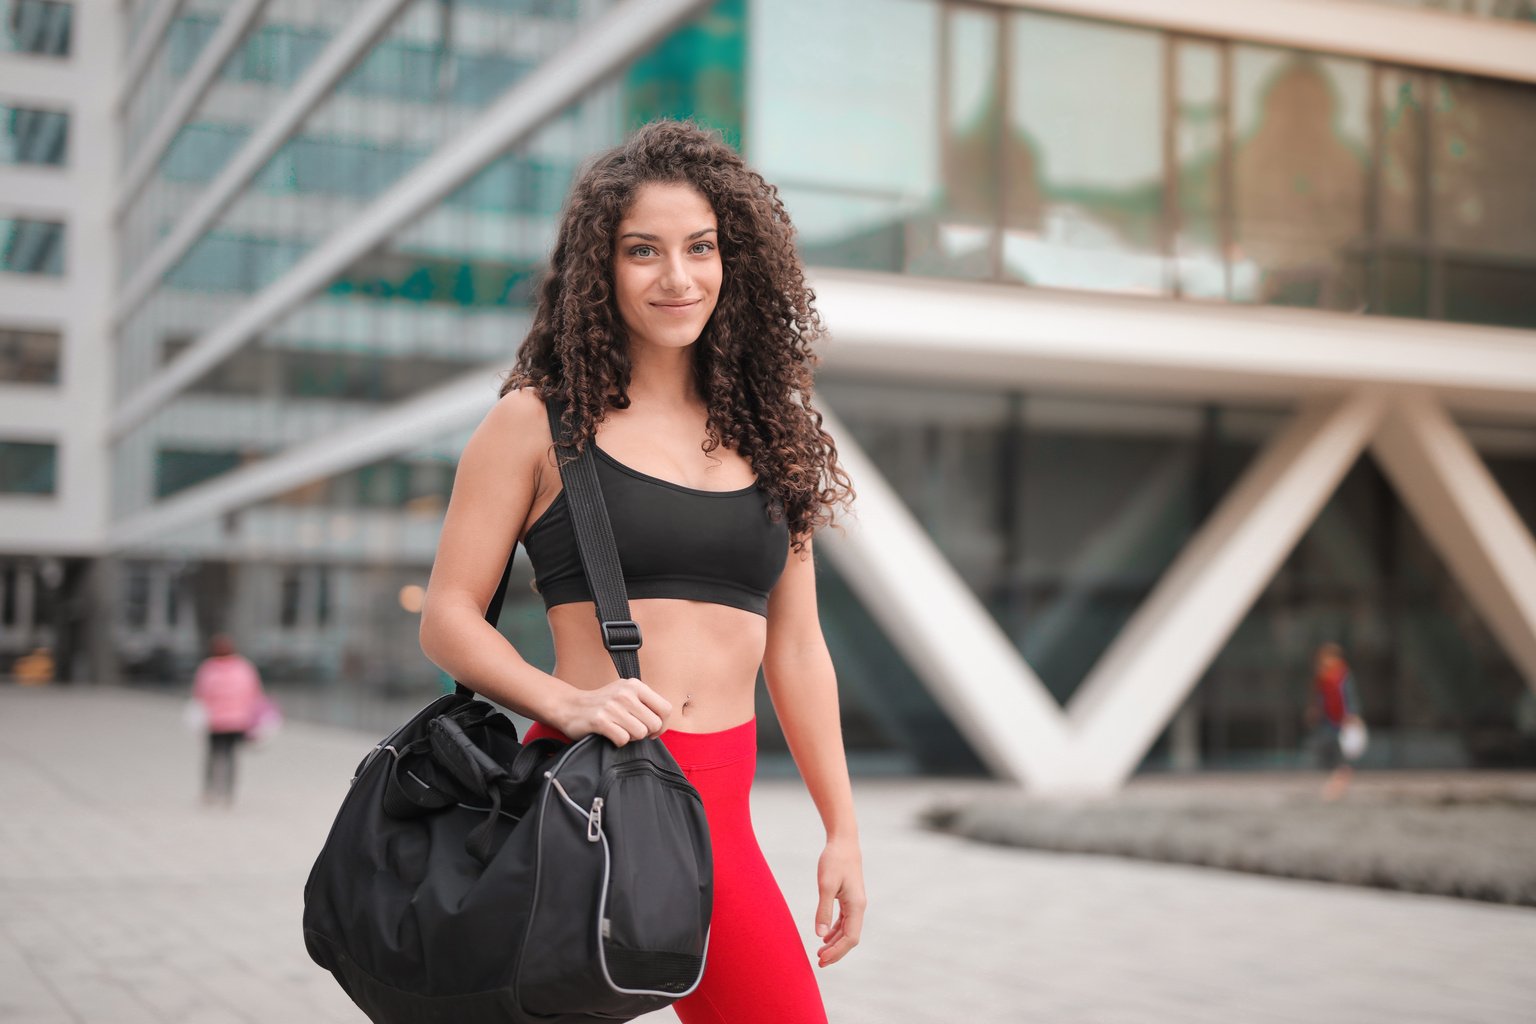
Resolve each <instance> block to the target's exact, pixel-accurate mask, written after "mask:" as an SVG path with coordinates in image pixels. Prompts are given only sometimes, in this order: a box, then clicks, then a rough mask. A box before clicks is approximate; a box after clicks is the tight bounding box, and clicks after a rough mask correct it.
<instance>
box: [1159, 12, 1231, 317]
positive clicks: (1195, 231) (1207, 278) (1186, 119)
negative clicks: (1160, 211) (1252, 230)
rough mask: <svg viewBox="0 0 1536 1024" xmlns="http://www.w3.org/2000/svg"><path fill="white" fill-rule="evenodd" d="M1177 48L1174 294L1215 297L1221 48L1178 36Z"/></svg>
mask: <svg viewBox="0 0 1536 1024" xmlns="http://www.w3.org/2000/svg"><path fill="white" fill-rule="evenodd" d="M1177 53H1178V58H1177V66H1176V74H1177V76H1178V77H1177V84H1176V90H1177V91H1176V93H1175V96H1176V98H1175V103H1176V104H1177V108H1176V110H1175V111H1174V114H1173V116H1174V119H1175V120H1174V147H1175V154H1174V159H1175V160H1176V161H1177V167H1178V170H1177V173H1178V188H1177V214H1176V216H1177V220H1176V221H1175V223H1176V224H1177V229H1176V231H1175V234H1174V241H1173V253H1172V255H1173V259H1174V266H1173V273H1174V278H1175V287H1176V289H1177V292H1176V294H1178V295H1188V296H1192V297H1195V298H1209V299H1221V298H1225V297H1226V295H1227V280H1226V278H1227V268H1226V260H1225V250H1226V241H1227V240H1226V238H1225V230H1226V229H1225V226H1224V224H1223V219H1224V217H1225V206H1226V200H1227V197H1226V194H1225V193H1226V174H1225V166H1226V152H1225V142H1224V139H1225V135H1226V120H1227V109H1226V103H1225V101H1224V100H1223V98H1222V77H1223V72H1222V63H1223V61H1222V50H1221V47H1220V46H1219V45H1218V44H1216V43H1208V42H1197V41H1194V40H1180V41H1179V42H1178V50H1177Z"/></svg>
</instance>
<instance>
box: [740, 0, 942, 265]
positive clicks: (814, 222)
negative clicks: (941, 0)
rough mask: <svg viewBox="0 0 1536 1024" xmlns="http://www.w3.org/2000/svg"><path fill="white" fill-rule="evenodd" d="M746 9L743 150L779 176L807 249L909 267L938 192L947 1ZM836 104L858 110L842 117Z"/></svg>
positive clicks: (798, 2)
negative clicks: (852, 42) (912, 243)
mask: <svg viewBox="0 0 1536 1024" xmlns="http://www.w3.org/2000/svg"><path fill="white" fill-rule="evenodd" d="M748 16H749V17H750V18H751V19H752V20H751V24H750V26H749V31H748V40H749V42H750V44H751V47H752V54H753V55H755V58H756V59H749V60H748V61H747V67H746V73H747V75H748V83H747V89H746V102H747V105H748V109H747V111H746V123H747V124H748V125H749V126H750V130H749V131H748V132H747V135H746V138H745V140H744V142H745V144H746V155H747V157H748V159H749V160H750V161H751V162H752V164H753V165H754V166H756V167H758V168H759V169H760V170H761V171H762V173H763V175H764V176H765V177H766V178H767V179H768V180H769V181H772V182H774V183H775V184H776V185H777V186H778V187H779V190H780V194H781V195H782V196H783V198H784V202H785V204H786V206H787V207H788V208H789V210H790V215H791V216H792V217H793V218H794V222H795V229H796V232H797V234H798V237H799V240H800V248H801V252H802V254H803V255H804V257H805V259H806V260H807V261H808V262H810V263H812V264H816V265H821V266H833V267H858V268H865V269H878V270H890V271H901V270H904V269H906V267H907V262H908V260H907V251H908V248H909V237H910V238H912V239H913V240H916V238H917V236H920V235H927V236H931V235H932V233H933V229H932V227H931V222H932V213H931V211H932V210H933V209H934V208H935V207H936V206H937V205H938V204H939V203H940V198H939V190H940V187H941V181H940V146H939V135H940V116H941V112H940V109H939V99H940V97H939V93H940V90H939V89H937V88H935V83H936V82H937V79H938V73H939V72H938V67H939V50H938V46H937V44H936V42H935V40H937V39H938V38H939V36H940V24H941V18H942V17H943V8H942V7H941V6H940V5H938V4H934V3H929V2H925V0H841V2H839V3H837V4H831V5H828V4H824V3H820V2H817V0H776V2H775V3H774V4H773V5H771V7H769V6H766V5H763V4H751V5H749V6H748ZM849 38H858V39H860V40H862V41H863V43H864V45H860V46H856V47H850V46H848V45H846V43H845V40H847V39H849ZM769 55H771V59H766V58H768V57H769ZM827 96H837V97H838V98H839V103H838V104H827V103H826V102H825V100H826V97H827ZM837 107H842V108H843V109H857V110H858V111H859V116H858V117H856V118H848V117H837V116H835V111H836V108H837ZM923 244H925V245H926V244H927V243H923Z"/></svg>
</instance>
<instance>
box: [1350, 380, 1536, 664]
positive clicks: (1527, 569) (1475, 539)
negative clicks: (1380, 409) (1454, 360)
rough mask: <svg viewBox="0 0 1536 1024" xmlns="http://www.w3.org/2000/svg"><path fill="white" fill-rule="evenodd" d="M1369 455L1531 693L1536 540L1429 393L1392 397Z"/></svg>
mask: <svg viewBox="0 0 1536 1024" xmlns="http://www.w3.org/2000/svg"><path fill="white" fill-rule="evenodd" d="M1371 452H1372V454H1373V455H1375V457H1376V461H1377V462H1378V463H1380V465H1381V468H1382V470H1383V471H1384V472H1385V473H1386V474H1387V477H1388V479H1390V480H1391V481H1392V485H1393V487H1394V488H1396V490H1397V493H1398V494H1399V495H1400V496H1401V497H1402V499H1403V503H1404V504H1405V505H1407V506H1408V510H1409V512H1411V513H1412V514H1413V517H1414V519H1415V520H1416V521H1417V522H1418V524H1419V528H1420V529H1422V530H1423V531H1424V535H1425V536H1426V537H1428V538H1429V542H1430V543H1431V544H1433V545H1434V547H1435V549H1436V550H1437V551H1439V552H1440V556H1441V557H1442V558H1444V559H1445V563H1446V566H1447V568H1449V569H1450V571H1451V575H1452V576H1454V577H1455V579H1456V581H1457V582H1458V583H1460V584H1461V585H1462V587H1464V588H1465V589H1466V592H1467V596H1468V597H1469V598H1470V599H1471V600H1472V603H1473V605H1474V606H1475V607H1476V608H1477V610H1478V611H1479V612H1480V613H1481V614H1482V616H1483V618H1484V619H1485V620H1486V621H1487V623H1488V626H1489V628H1490V629H1492V631H1493V634H1494V636H1495V637H1497V638H1498V641H1499V643H1500V644H1501V645H1502V646H1503V648H1504V650H1505V651H1506V652H1507V653H1508V654H1509V657H1510V660H1511V661H1513V662H1514V663H1515V667H1516V668H1518V669H1519V671H1520V674H1521V675H1523V676H1524V677H1525V681H1526V683H1527V684H1529V685H1530V687H1531V689H1532V690H1536V540H1533V539H1532V537H1531V532H1530V530H1528V529H1527V528H1526V526H1525V524H1524V523H1522V522H1521V520H1520V515H1519V513H1518V512H1516V511H1515V508H1514V506H1513V505H1511V504H1510V501H1509V498H1508V497H1507V496H1506V495H1505V494H1504V492H1503V490H1501V489H1500V487H1499V484H1498V481H1496V480H1494V478H1493V474H1491V473H1490V472H1488V467H1487V466H1486V465H1485V464H1484V463H1483V460H1482V459H1481V458H1479V457H1478V454H1477V452H1476V451H1474V450H1473V448H1472V445H1471V444H1470V443H1468V441H1467V439H1466V436H1465V435H1464V434H1462V432H1461V431H1460V430H1459V429H1458V428H1457V427H1456V424H1455V423H1453V422H1452V421H1451V418H1450V416H1448V415H1447V414H1446V411H1445V408H1444V407H1443V406H1442V405H1441V404H1440V402H1439V401H1438V400H1437V399H1436V398H1435V397H1434V396H1432V395H1430V394H1428V393H1427V392H1405V393H1401V394H1399V395H1397V396H1396V397H1395V399H1394V400H1393V402H1392V405H1391V407H1390V410H1389V413H1388V415H1387V417H1386V420H1385V421H1384V422H1383V424H1382V429H1381V431H1380V432H1379V433H1378V434H1377V435H1376V438H1375V440H1374V441H1373V442H1372V444H1371Z"/></svg>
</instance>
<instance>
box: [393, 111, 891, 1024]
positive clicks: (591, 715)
mask: <svg viewBox="0 0 1536 1024" xmlns="http://www.w3.org/2000/svg"><path fill="white" fill-rule="evenodd" d="M811 299H812V295H811V292H810V289H808V288H807V287H806V285H805V280H804V274H803V271H802V269H801V266H800V261H799V257H798V254H797V252H796V247H795V241H794V234H793V229H792V228H791V227H790V222H789V218H788V216H787V215H786V214H785V211H784V207H783V205H782V203H781V202H780V201H779V198H778V194H777V192H776V190H775V189H774V188H773V186H771V185H769V184H768V183H767V182H765V181H764V180H763V178H762V177H761V176H760V175H759V174H757V173H756V172H755V171H753V170H751V169H750V168H748V167H747V166H746V165H745V164H744V163H743V161H742V159H741V157H740V156H739V155H738V154H737V153H736V152H735V151H734V150H732V149H731V148H730V147H729V146H727V145H726V144H725V143H724V142H723V141H721V139H720V138H719V137H718V136H716V135H713V134H711V133H708V132H705V131H703V130H702V129H700V128H698V127H696V126H694V125H691V124H686V123H679V122H675V121H660V122H656V123H653V124H650V125H647V126H645V127H644V128H642V129H640V130H639V131H638V132H636V133H635V134H634V135H633V136H632V137H631V138H630V139H629V140H628V141H627V142H626V143H625V144H624V145H623V146H620V147H619V148H617V149H614V150H611V151H609V152H607V153H604V154H602V155H600V156H598V157H597V158H596V159H595V160H594V161H593V162H592V163H591V164H589V165H588V166H587V168H586V169H585V170H584V172H583V173H582V175H581V176H580V178H579V180H578V181H577V182H576V184H575V186H574V187H573V189H572V191H571V196H570V198H569V200H568V202H567V204H566V207H565V211H564V213H563V215H562V218H561V223H560V229H559V233H558V236H557V239H556V243H555V248H554V251H553V253H552V254H551V257H550V270H549V275H548V277H547V278H546V279H545V281H544V283H543V285H542V287H541V289H540V292H539V301H538V305H537V308H536V309H535V312H534V318H533V324H532V327H531V329H530V331H529V333H528V337H527V339H526V340H525V341H524V342H523V345H522V347H521V348H520V349H519V351H518V355H517V362H516V364H515V366H514V367H513V370H512V372H511V374H510V375H509V376H508V379H507V381H506V382H505V384H504V386H503V388H502V398H501V401H499V402H498V403H497V404H496V406H495V407H494V408H493V409H492V410H491V411H490V413H489V414H488V415H487V416H486V418H485V420H484V422H483V423H482V424H481V425H480V427H479V428H478V429H477V430H476V431H475V434H474V436H473V437H472V438H471V439H470V442H469V445H468V446H467V447H466V448H465V450H464V454H463V458H462V459H461V461H460V465H459V471H458V474H457V475H456V477H455V479H454V488H453V497H452V499H451V501H450V504H449V508H448V512H447V516H446V518H445V520H444V523H443V531H442V535H441V538H440V540H439V544H438V554H437V560H436V561H435V563H434V564H433V569H432V577H431V581H430V584H429V588H428V592H427V599H426V606H425V608H424V609H423V613H422V624H421V640H422V649H423V651H425V653H426V654H427V656H428V657H429V658H431V659H432V660H433V661H434V662H436V663H437V664H438V666H439V667H441V668H442V669H443V670H444V671H445V672H447V673H448V674H449V675H451V676H452V677H453V678H454V679H456V680H459V681H460V682H462V683H464V684H465V685H466V686H469V687H472V688H474V689H475V690H477V691H479V692H480V693H483V694H485V695H486V696H487V697H490V698H491V699H493V700H495V701H496V702H497V703H500V704H502V705H504V706H506V707H510V708H512V709H513V710H515V711H519V712H521V713H522V714H524V715H526V716H527V717H529V718H531V719H533V720H534V725H533V726H532V728H530V729H529V730H528V732H527V733H526V735H525V736H524V737H523V739H524V741H528V740H533V739H538V738H540V737H551V738H554V739H556V740H559V741H562V742H568V741H571V740H574V739H577V738H579V737H581V736H585V735H588V734H594V733H595V734H600V735H602V736H605V737H607V738H608V739H610V740H612V741H613V743H615V744H617V745H619V746H623V745H624V744H626V743H629V742H631V741H633V740H640V739H644V738H648V737H658V738H660V739H661V741H662V742H663V743H665V744H666V745H667V747H668V749H669V750H670V751H671V752H672V754H673V755H674V757H675V758H676V760H677V762H678V764H679V766H681V767H682V769H683V770H684V772H685V774H686V775H687V777H688V781H689V782H690V783H692V784H693V786H694V787H695V788H696V789H697V790H698V792H699V794H700V797H701V798H702V800H703V803H704V810H705V813H706V815H707V817H708V823H709V832H710V838H711V842H712V844H713V847H714V851H715V856H714V865H715V876H714V911H713V916H712V920H711V924H710V931H709V940H708V956H707V958H706V967H705V971H704V976H703V978H702V980H701V981H700V983H699V986H698V988H697V989H695V990H694V991H693V992H692V993H691V994H689V995H687V996H684V997H683V998H681V999H679V1000H677V1002H676V1003H674V1004H673V1006H674V1009H675V1010H676V1012H677V1015H678V1017H679V1018H680V1019H681V1020H682V1022H683V1024H725V1022H727V1021H729V1022H731V1024H755V1022H762V1024H768V1022H773V1024H824V1022H825V1021H826V1011H825V1010H824V1009H823V1007H822V1001H821V994H820V992H819V989H818V986H817V982H816V977H815V972H814V971H812V970H811V969H810V962H809V958H808V957H807V955H806V950H805V948H804V946H803V944H802V940H801V939H800V937H799V935H798V934H797V930H796V927H795V923H794V920H793V918H792V916H791V914H790V911H789V907H788V904H787V902H786V901H785V899H784V896H783V893H782V892H781V891H780V889H779V887H778V883H777V881H776V880H775V879H774V876H773V874H772V872H771V871H770V870H769V867H768V864H767V862H766V860H765V859H764V858H763V854H762V851H761V849H760V848H759V846H758V842H757V837H756V835H755V834H754V833H753V830H752V820H751V814H750V809H749V799H748V797H749V794H750V789H751V784H752V778H753V772H754V769H755V765H756V753H757V723H756V718H755V714H754V712H755V708H756V689H757V678H758V674H759V669H761V671H762V677H763V679H764V680H765V682H766V684H767V687H768V691H769V695H770V697H771V699H772V701H773V705H774V710H775V712H776V714H777V717H778V719H779V723H780V725H781V726H782V728H783V730H784V737H785V740H786V742H787V743H788V745H789V749H790V752H791V754H792V755H793V756H794V758H795V761H796V764H797V766H798V767H799V769H800V774H801V776H802V777H803V778H804V779H805V782H806V786H807V788H808V789H809V790H810V793H811V796H812V799H813V800H814V802H815V804H816V807H817V809H818V810H819V811H820V813H821V817H822V821H823V823H824V825H825V826H826V832H827V841H826V846H825V847H824V849H823V851H822V854H821V857H820V860H819V862H818V865H817V873H816V886H817V893H818V897H819V898H818V902H817V909H816V914H815V920H814V921H813V922H807V923H808V924H810V925H812V926H813V927H814V931H815V934H816V935H817V936H818V937H820V939H821V946H820V949H819V950H818V953H817V959H818V963H819V964H820V966H823V967H825V966H827V965H829V964H832V963H835V962H837V961H838V960H840V959H841V958H842V957H843V956H844V955H845V954H846V953H847V952H848V951H849V950H850V949H852V948H853V947H854V946H855V945H857V944H858V941H859V933H860V929H861V927H862V922H863V914H864V906H865V896H864V877H863V867H862V857H861V854H860V850H859V839H858V828H857V825H856V823H855V819H854V812H853V794H852V787H851V785H850V783H849V779H848V768H847V761H846V758H845V755H844V750H843V740H842V732H841V723H840V716H839V712H838V698H837V680H836V677H835V674H834V671H833V667H832V661H831V658H830V656H829V655H828V653H827V646H826V641H825V639H824V638H823V636H822V633H821V625H820V620H819V617H818V614H817V609H816V578H815V563H814V560H813V557H812V547H811V540H812V535H813V533H814V532H815V530H816V529H817V528H818V527H820V526H823V525H826V524H827V523H829V522H830V521H831V514H830V512H831V507H832V505H833V504H834V503H836V502H838V501H839V500H841V501H844V502H847V501H849V500H851V499H852V496H853V490H852V487H851V486H850V484H849V481H848V478H847V475H846V474H845V473H844V472H843V470H842V468H841V467H840V466H839V464H838V461H837V448H836V444H835V442H834V440H833V439H832V437H831V436H830V435H829V434H828V433H827V432H826V431H824V430H822V429H821V415H820V413H818V412H816V410H815V409H814V407H813V406H812V405H811V395H812V390H813V380H812V376H811V372H810V371H811V367H812V366H814V365H815V363H816V362H817V359H816V356H815V354H814V353H813V351H812V350H811V343H812V342H813V341H814V340H815V339H817V338H818V337H819V336H820V335H821V323H820V319H819V317H818V316H817V314H816V311H815V309H814V308H813V306H812V301H811ZM551 415H553V416H554V417H555V418H556V419H555V422H558V423H559V424H560V425H561V426H563V427H564V428H565V429H566V430H568V431H569V433H570V438H571V444H572V445H573V446H574V447H576V448H577V449H578V450H583V449H584V448H585V446H587V445H591V446H592V448H593V450H594V452H595V454H596V455H597V459H596V460H595V463H596V472H597V475H598V479H599V482H600V485H601V492H602V501H603V504H604V505H606V506H607V508H608V517H609V519H610V521H611V523H612V526H613V534H614V541H615V545H616V546H617V548H618V553H619V562H620V564H621V566H622V569H623V575H624V585H625V589H626V591H627V593H628V595H629V598H630V613H631V615H632V616H633V618H634V621H635V622H636V623H637V624H638V625H639V627H640V635H641V636H642V637H644V646H643V647H642V648H641V649H640V650H639V651H638V652H637V653H638V654H639V658H640V665H641V674H642V675H643V676H644V681H642V680H641V679H639V678H619V679H615V678H614V666H613V662H612V661H611V660H610V657H609V653H608V650H607V649H606V648H605V647H604V645H603V642H602V638H601V635H600V633H599V630H598V626H597V621H596V618H595V616H594V611H595V608H594V605H593V602H592V593H591V590H590V588H589V585H588V581H587V579H586V575H585V572H584V570H583V566H582V564H581V560H580V557H579V553H578V551H577V547H576V543H575V537H574V531H573V524H572V521H571V510H570V508H569V507H568V503H567V502H566V500H565V492H564V489H563V487H562V486H561V476H560V473H559V467H558V465H557V464H556V463H555V462H554V461H553V447H554V446H553V437H552V432H551V429H550V428H551V419H550V416H551ZM516 540H521V541H522V542H523V545H524V547H525V548H526V550H527V552H528V557H529V561H530V562H531V563H532V565H533V569H534V574H535V580H536V586H537V588H538V590H539V593H540V595H541V596H542V597H543V599H544V603H545V608H546V612H547V615H548V619H549V625H550V631H551V634H552V635H553V638H554V643H555V668H554V671H553V672H551V673H544V672H541V671H539V670H538V669H536V668H534V667H533V666H531V665H529V664H528V662H527V661H526V660H524V659H523V658H522V657H521V656H520V655H519V654H518V653H517V652H516V650H515V649H513V647H512V646H511V644H509V643H508V642H507V640H506V639H505V638H504V637H503V636H502V635H501V634H500V633H499V632H497V631H496V629H495V628H494V627H493V626H492V625H491V624H490V623H488V622H486V621H485V619H484V617H483V614H484V609H485V608H486V607H487V605H488V603H489V601H490V597H491V593H492V591H493V590H495V588H496V586H497V583H498V582H499V575H500V570H501V567H502V566H503V565H505V564H506V561H507V556H508V554H509V553H510V549H511V546H512V544H513V543H514V542H515V541H516ZM834 909H836V910H838V911H839V913H838V914H837V918H836V920H835V921H834V919H833V912H834Z"/></svg>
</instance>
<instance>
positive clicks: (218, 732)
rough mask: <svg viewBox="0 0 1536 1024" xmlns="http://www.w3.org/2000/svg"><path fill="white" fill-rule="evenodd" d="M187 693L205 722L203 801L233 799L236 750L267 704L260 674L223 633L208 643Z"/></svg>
mask: <svg viewBox="0 0 1536 1024" xmlns="http://www.w3.org/2000/svg"><path fill="white" fill-rule="evenodd" d="M192 696H193V698H194V699H195V700H197V701H199V702H201V704H202V706H203V717H204V719H205V720H206V722H207V726H208V754H207V757H206V758H205V760H204V762H203V803H204V804H215V803H222V804H223V805H224V806H225V807H228V806H230V805H231V804H233V803H234V801H235V748H236V747H237V746H238V745H239V744H240V742H241V741H242V740H244V739H245V738H246V734H247V733H249V732H250V729H251V726H253V725H254V724H255V723H256V717H257V715H258V714H260V712H261V709H262V707H263V706H264V705H265V703H266V693H265V691H264V690H263V689H262V687H261V676H260V675H259V674H258V673H257V671H256V666H255V665H252V664H251V662H250V660H249V659H247V658H245V657H242V656H241V655H240V654H239V653H238V652H237V651H236V650H235V641H234V639H233V638H232V637H230V636H229V634H227V633H215V634H214V635H213V636H212V637H211V638H210V639H209V641H208V657H207V658H204V659H203V661H202V663H201V664H199V665H198V666H197V672H196V673H195V674H194V675H193V677H192Z"/></svg>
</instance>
